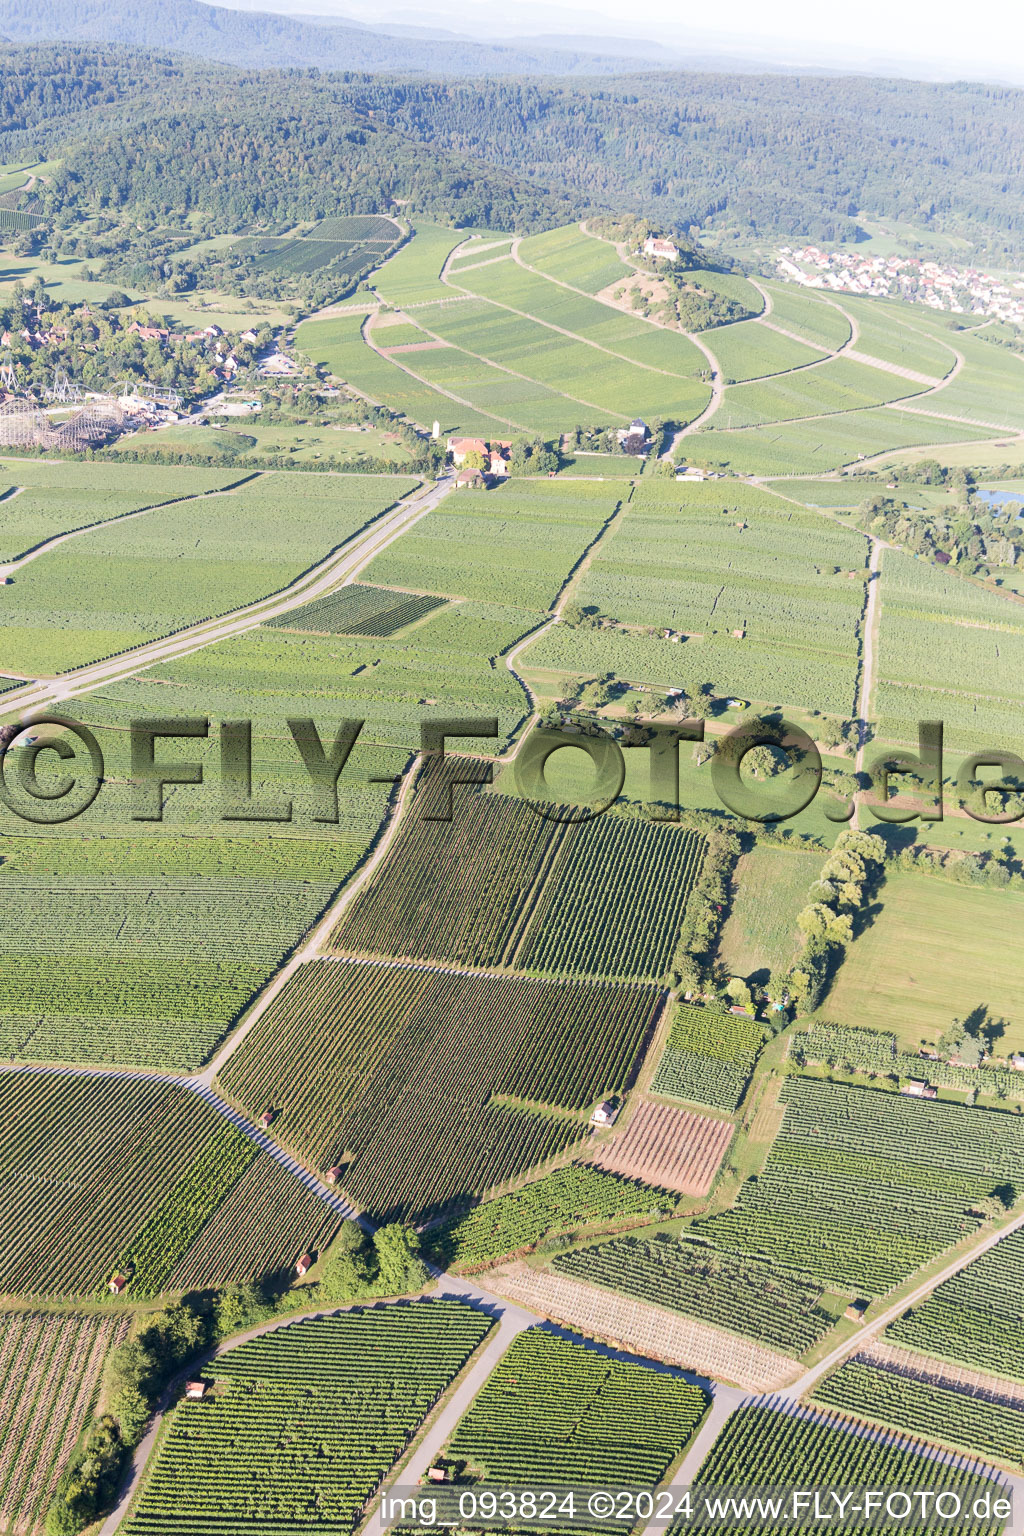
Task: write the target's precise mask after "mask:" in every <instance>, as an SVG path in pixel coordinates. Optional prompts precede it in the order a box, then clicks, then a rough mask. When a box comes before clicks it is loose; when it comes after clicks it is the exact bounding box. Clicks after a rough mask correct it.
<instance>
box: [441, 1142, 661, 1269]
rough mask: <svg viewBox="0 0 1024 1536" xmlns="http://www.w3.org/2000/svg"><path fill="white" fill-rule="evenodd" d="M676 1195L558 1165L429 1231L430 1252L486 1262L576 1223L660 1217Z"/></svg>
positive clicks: (449, 1262)
mask: <svg viewBox="0 0 1024 1536" xmlns="http://www.w3.org/2000/svg"><path fill="white" fill-rule="evenodd" d="M673 1203H674V1202H673V1198H672V1196H671V1195H666V1194H663V1193H662V1192H661V1191H660V1190H657V1189H651V1188H650V1187H649V1186H648V1185H646V1184H638V1183H634V1182H632V1181H631V1180H627V1179H621V1178H617V1177H615V1176H614V1175H613V1174H610V1173H600V1172H598V1170H597V1169H596V1168H592V1167H587V1166H586V1165H585V1164H581V1163H570V1164H569V1166H568V1167H567V1168H556V1169H555V1171H554V1172H553V1173H549V1174H546V1175H545V1177H544V1178H542V1179H536V1180H535V1181H534V1182H533V1183H532V1184H527V1185H526V1186H525V1187H524V1188H523V1189H516V1190H513V1191H512V1192H511V1193H510V1194H507V1195H500V1196H499V1197H498V1199H497V1200H488V1201H486V1202H485V1203H484V1204H483V1205H478V1206H476V1207H475V1208H474V1209H473V1210H472V1211H469V1212H468V1213H467V1214H466V1215H465V1216H457V1217H454V1218H452V1219H450V1220H448V1221H446V1222H443V1223H442V1224H441V1225H440V1226H438V1227H435V1228H432V1229H431V1230H430V1232H429V1233H428V1234H427V1240H428V1242H429V1246H430V1252H431V1256H432V1257H433V1259H434V1261H435V1263H437V1264H438V1265H439V1266H440V1267H441V1268H442V1269H450V1268H451V1267H452V1266H453V1265H468V1266H482V1265H484V1264H487V1263H493V1262H494V1261H495V1260H496V1259H500V1258H504V1257H505V1256H506V1255H508V1254H513V1253H517V1252H519V1251H520V1250H521V1249H527V1248H532V1247H533V1246H534V1245H535V1244H536V1243H538V1242H540V1241H541V1239H543V1238H547V1237H551V1236H552V1235H554V1234H557V1233H559V1232H563V1233H564V1232H569V1231H571V1230H572V1229H574V1228H575V1227H586V1226H587V1225H589V1224H591V1223H594V1222H600V1221H607V1222H614V1221H618V1220H620V1219H625V1218H628V1217H630V1216H632V1217H635V1218H638V1219H641V1220H643V1219H650V1220H657V1218H658V1217H659V1216H662V1215H665V1214H667V1213H668V1212H669V1211H671V1209H672V1207H673Z"/></svg>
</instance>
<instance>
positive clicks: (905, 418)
mask: <svg viewBox="0 0 1024 1536" xmlns="http://www.w3.org/2000/svg"><path fill="white" fill-rule="evenodd" d="M850 366H851V367H852V366H853V365H852V364H851V365H850ZM810 371H811V373H812V374H813V373H817V372H818V371H819V370H818V369H812V370H810ZM879 377H880V378H881V377H889V378H891V377H892V376H891V375H882V374H880V375H879ZM907 387H908V388H909V386H907ZM917 387H918V388H920V386H917ZM942 399H943V396H942V395H935V396H929V397H928V402H926V403H923V404H922V405H921V407H920V410H921V412H922V413H923V412H924V410H925V409H926V408H927V404H928V403H931V402H932V401H934V405H933V409H935V410H944V409H945V406H944V405H943V406H940V404H939V401H940V400H942ZM813 404H814V403H813V401H812V402H811V409H812V410H813ZM713 419H714V420H715V421H717V420H718V417H717V416H716V417H714V418H713ZM985 437H991V431H989V430H986V428H984V427H971V426H967V425H965V424H964V423H963V422H960V421H944V420H942V419H941V418H940V417H938V416H926V415H924V414H918V411H917V408H916V407H915V410H914V412H913V413H911V412H909V411H901V410H900V409H899V408H898V407H895V408H893V409H891V410H890V409H885V410H882V409H878V410H857V411H845V412H841V413H840V414H838V415H834V416H831V415H830V416H822V417H821V418H820V419H816V420H813V421H795V422H785V421H783V422H780V423H778V424H777V425H773V426H763V427H747V428H745V429H742V428H741V429H740V430H738V431H731V432H729V431H725V430H722V429H720V428H718V427H708V428H707V429H706V430H702V431H700V432H699V433H696V434H695V435H694V436H693V437H689V438H687V440H686V457H687V458H688V459H691V460H692V461H693V462H694V463H695V464H702V465H706V466H710V467H711V468H714V467H715V466H716V465H728V466H729V467H731V468H732V469H734V470H735V471H736V473H737V474H749V475H803V474H807V475H815V474H821V473H822V471H823V470H831V469H840V468H842V467H843V465H846V464H856V463H857V462H858V461H859V460H860V459H866V458H869V457H871V456H872V455H874V454H882V453H888V452H891V451H892V450H893V449H896V448H915V447H920V446H923V445H925V444H927V445H929V446H930V445H934V444H942V443H961V442H970V441H980V440H981V439H983V438H985ZM921 456H922V457H928V458H934V457H935V456H936V455H935V453H934V452H933V451H930V452H929V453H928V454H927V455H921ZM938 457H939V458H943V457H944V454H943V453H939V455H938Z"/></svg>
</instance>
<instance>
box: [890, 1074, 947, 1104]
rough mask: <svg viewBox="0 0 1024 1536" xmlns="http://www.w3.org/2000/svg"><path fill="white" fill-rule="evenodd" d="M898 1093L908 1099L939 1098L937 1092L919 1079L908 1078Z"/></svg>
mask: <svg viewBox="0 0 1024 1536" xmlns="http://www.w3.org/2000/svg"><path fill="white" fill-rule="evenodd" d="M900 1093H902V1094H905V1095H906V1097H907V1098H908V1099H937V1098H938V1096H939V1090H938V1089H937V1088H934V1087H933V1086H932V1084H931V1083H926V1082H925V1081H924V1079H923V1078H920V1077H911V1078H908V1079H907V1081H906V1082H905V1083H904V1084H903V1085H902V1087H901V1088H900Z"/></svg>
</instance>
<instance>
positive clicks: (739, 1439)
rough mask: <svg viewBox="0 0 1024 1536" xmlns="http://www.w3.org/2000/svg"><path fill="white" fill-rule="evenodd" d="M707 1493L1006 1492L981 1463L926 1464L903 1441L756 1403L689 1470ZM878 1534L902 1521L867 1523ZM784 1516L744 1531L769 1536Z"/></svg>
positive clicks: (887, 1533) (995, 1523)
mask: <svg viewBox="0 0 1024 1536" xmlns="http://www.w3.org/2000/svg"><path fill="white" fill-rule="evenodd" d="M697 1482H698V1483H699V1484H700V1485H701V1486H702V1488H705V1489H707V1490H711V1489H714V1488H716V1487H733V1488H736V1487H748V1488H786V1487H796V1488H814V1487H822V1486H832V1487H845V1488H853V1487H858V1488H861V1487H863V1488H928V1489H932V1490H934V1491H935V1492H939V1491H942V1490H946V1489H949V1490H951V1491H953V1492H955V1493H957V1494H959V1495H960V1497H961V1498H962V1499H964V1500H965V1501H967V1504H968V1507H969V1505H970V1502H971V1501H972V1500H973V1499H974V1498H976V1497H978V1496H979V1495H981V1494H983V1493H985V1492H988V1493H989V1494H990V1495H992V1496H993V1497H999V1496H1003V1497H1005V1492H1006V1490H1005V1489H1003V1488H1001V1487H1000V1486H999V1484H998V1483H997V1481H996V1479H995V1478H994V1477H993V1476H992V1475H991V1474H990V1473H986V1471H985V1469H983V1468H981V1467H976V1466H972V1465H970V1464H969V1463H964V1462H962V1461H959V1460H958V1461H954V1462H952V1463H950V1462H944V1461H934V1460H932V1459H931V1458H929V1457H926V1456H924V1455H923V1454H922V1453H921V1452H920V1451H919V1450H917V1449H915V1448H913V1447H911V1446H903V1445H888V1444H886V1442H885V1441H884V1440H882V1439H881V1438H880V1437H879V1436H878V1435H877V1434H871V1433H865V1432H864V1431H863V1430H858V1429H856V1428H853V1427H850V1426H848V1425H845V1424H843V1422H842V1421H841V1420H836V1419H832V1418H829V1417H827V1416H825V1415H815V1416H813V1417H812V1416H811V1415H809V1414H807V1413H806V1411H803V1412H801V1411H800V1410H796V1411H789V1412H786V1411H785V1410H782V1409H778V1408H765V1407H759V1406H756V1405H753V1406H750V1407H742V1408H739V1409H737V1411H736V1412H735V1413H734V1414H733V1415H732V1416H731V1418H729V1419H728V1420H727V1422H726V1425H725V1428H724V1429H723V1430H722V1433H721V1434H720V1435H719V1437H718V1439H717V1440H716V1441H715V1443H714V1445H713V1446H712V1447H711V1450H710V1452H709V1453H708V1456H707V1459H706V1461H705V1462H704V1465H703V1466H702V1467H701V1469H700V1472H699V1473H698V1475H697ZM871 1528H872V1530H874V1531H877V1532H879V1536H899V1533H900V1532H903V1531H905V1530H906V1521H905V1520H903V1521H899V1520H895V1521H889V1520H886V1521H885V1522H884V1523H882V1524H878V1525H874V1524H873V1525H872V1527H871ZM973 1528H974V1530H975V1531H976V1532H977V1533H978V1536H997V1533H998V1532H1000V1531H1001V1530H1002V1529H1003V1521H1001V1520H997V1519H993V1520H991V1521H987V1522H983V1521H979V1522H978V1523H977V1524H976V1525H974V1527H973ZM785 1529H786V1523H785V1521H780V1522H779V1523H770V1524H767V1523H766V1524H750V1525H745V1526H744V1536H776V1533H778V1532H779V1531H781V1530H785Z"/></svg>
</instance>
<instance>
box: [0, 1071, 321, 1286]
mask: <svg viewBox="0 0 1024 1536" xmlns="http://www.w3.org/2000/svg"><path fill="white" fill-rule="evenodd" d="M0 1127H2V1130H0V1176H2V1178H3V1182H4V1187H5V1188H6V1189H7V1191H8V1199H7V1201H6V1203H5V1206H4V1209H3V1211H2V1213H0V1254H2V1258H0V1289H2V1290H3V1291H4V1292H7V1293H15V1292H18V1293H21V1294H24V1295H27V1296H68V1297H72V1296H92V1295H97V1294H101V1293H105V1287H106V1282H107V1281H108V1280H109V1278H110V1277H111V1275H113V1274H114V1273H116V1272H118V1271H120V1272H122V1273H125V1272H129V1271H130V1283H129V1287H128V1291H127V1292H126V1295H127V1296H128V1297H134V1296H136V1295H137V1296H140V1297H142V1296H147V1295H152V1294H154V1293H155V1292H157V1291H159V1290H161V1289H164V1288H165V1287H166V1286H167V1284H168V1282H169V1278H170V1274H171V1271H172V1270H173V1269H174V1267H175V1266H176V1265H177V1264H179V1263H181V1262H182V1261H186V1260H187V1256H188V1254H189V1250H190V1249H191V1247H192V1245H193V1243H194V1242H195V1241H196V1239H197V1237H200V1236H201V1234H202V1232H203V1230H204V1228H205V1225H206V1223H207V1222H208V1221H209V1219H210V1218H211V1217H212V1216H213V1213H214V1211H215V1210H216V1208H217V1206H218V1204H219V1203H220V1201H221V1200H222V1199H224V1197H225V1196H228V1197H229V1198H230V1192H231V1191H232V1190H233V1189H236V1188H238V1187H239V1183H240V1181H241V1182H242V1183H244V1181H245V1179H246V1177H247V1173H246V1170H250V1171H251V1169H252V1167H254V1166H256V1160H258V1161H269V1157H268V1155H267V1154H266V1153H260V1152H258V1151H257V1149H256V1147H255V1146H254V1145H253V1143H251V1142H249V1141H248V1140H247V1138H245V1137H243V1136H241V1135H239V1133H238V1132H237V1131H235V1130H233V1129H232V1128H231V1127H230V1126H227V1124H226V1122H225V1120H224V1118H223V1117H222V1116H221V1115H219V1114H217V1113H216V1112H215V1111H214V1110H213V1109H212V1108H211V1107H209V1106H208V1105H207V1104H205V1103H204V1102H203V1101H202V1100H201V1099H200V1098H198V1097H195V1096H193V1095H192V1094H191V1093H190V1092H189V1091H188V1090H187V1089H184V1088H182V1087H180V1086H178V1085H175V1084H173V1083H170V1082H161V1081H160V1080H158V1079H153V1078H146V1077H142V1076H140V1077H123V1078H117V1077H96V1076H90V1075H88V1074H81V1075H79V1074H74V1075H70V1074H65V1073H62V1072H57V1071H52V1072H51V1071H25V1070H23V1071H12V1072H6V1073H4V1074H2V1075H0ZM293 1184H294V1189H295V1191H296V1195H295V1201H296V1202H297V1203H298V1204H299V1205H300V1206H301V1205H302V1204H303V1202H302V1197H303V1196H304V1195H305V1194H306V1193H307V1192H306V1191H305V1190H304V1189H303V1186H302V1185H301V1184H299V1182H298V1181H297V1180H293ZM314 1199H315V1197H314ZM316 1204H317V1210H316V1212H315V1213H310V1212H309V1211H308V1208H307V1209H306V1211H305V1214H306V1215H307V1217H308V1216H310V1215H311V1214H315V1218H316V1225H315V1227H314V1228H313V1230H307V1229H303V1231H302V1234H301V1237H300V1240H299V1243H298V1245H297V1246H298V1247H299V1249H300V1250H301V1249H302V1248H306V1247H309V1246H310V1245H311V1244H312V1243H313V1241H314V1238H315V1237H316V1238H319V1239H321V1240H326V1238H328V1237H330V1236H333V1234H334V1232H336V1231H337V1228H338V1225H339V1218H338V1216H337V1215H336V1214H335V1212H334V1211H333V1210H332V1209H330V1208H329V1207H328V1206H326V1205H325V1204H324V1203H323V1202H320V1201H317V1202H316ZM293 1210H294V1206H292V1204H291V1202H288V1203H287V1204H286V1205H285V1208H284V1210H283V1211H282V1212H281V1213H280V1217H281V1218H282V1219H283V1221H284V1222H285V1223H287V1222H288V1221H289V1220H291V1225H292V1227H293V1229H294V1226H295V1221H294V1217H293ZM292 1235H294V1233H293V1234H292ZM249 1241H250V1242H251V1244H252V1250H253V1252H252V1262H251V1265H249V1266H247V1268H246V1271H245V1273H244V1274H238V1273H237V1266H235V1273H234V1274H233V1277H234V1278H245V1279H252V1278H254V1277H255V1276H259V1275H262V1274H264V1273H267V1272H268V1270H272V1269H275V1268H276V1267H278V1264H279V1263H280V1259H279V1257H278V1255H279V1249H280V1243H279V1239H278V1236H277V1230H276V1229H275V1225H274V1224H271V1223H267V1224H266V1225H265V1226H261V1225H258V1224H256V1223H254V1224H253V1225H252V1227H251V1228H250V1232H249ZM228 1246H229V1247H230V1245H228ZM294 1251H295V1249H294V1246H293V1247H292V1249H291V1251H290V1253H289V1255H288V1258H289V1260H290V1261H292V1262H293V1261H294ZM195 1268H196V1281H197V1284H202V1285H211V1284H216V1283H220V1282H222V1281H223V1279H224V1278H225V1276H226V1273H231V1272H232V1266H231V1265H230V1262H229V1258H228V1257H225V1258H222V1256H221V1253H220V1252H219V1251H217V1250H213V1251H210V1252H209V1254H208V1262H207V1263H206V1265H205V1268H203V1267H202V1266H195Z"/></svg>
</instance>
